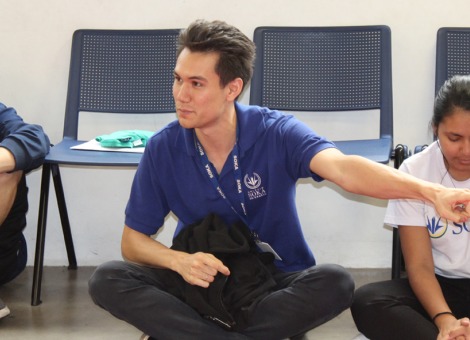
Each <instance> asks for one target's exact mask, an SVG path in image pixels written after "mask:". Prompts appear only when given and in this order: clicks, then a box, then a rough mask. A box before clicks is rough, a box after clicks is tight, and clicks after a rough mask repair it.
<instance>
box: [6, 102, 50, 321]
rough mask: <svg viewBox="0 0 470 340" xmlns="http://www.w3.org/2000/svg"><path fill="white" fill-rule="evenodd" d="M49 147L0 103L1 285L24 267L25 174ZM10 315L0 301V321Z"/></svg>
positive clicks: (39, 129) (39, 133)
mask: <svg viewBox="0 0 470 340" xmlns="http://www.w3.org/2000/svg"><path fill="white" fill-rule="evenodd" d="M49 145H50V143H49V138H48V137H47V135H46V134H45V133H44V131H43V129H42V127H40V126H39V125H34V124H28V123H25V122H24V121H23V119H22V118H21V117H20V116H18V114H17V113H16V110H15V109H13V108H8V107H6V106H5V105H4V104H2V103H0V188H1V195H0V285H3V284H5V283H7V282H9V281H11V280H13V279H14V278H15V277H16V276H18V275H19V274H20V273H21V272H22V271H23V269H24V268H25V266H26V260H27V248H26V240H25V238H24V235H23V230H24V228H25V227H26V212H27V211H28V187H27V186H26V174H27V173H28V172H29V171H31V170H33V169H35V168H37V167H39V166H41V164H42V162H43V161H44V158H45V156H46V154H47V153H48V152H49ZM9 313H10V310H9V309H8V307H7V306H6V305H5V304H4V303H3V301H2V300H0V318H3V317H5V316H7V315H8V314H9Z"/></svg>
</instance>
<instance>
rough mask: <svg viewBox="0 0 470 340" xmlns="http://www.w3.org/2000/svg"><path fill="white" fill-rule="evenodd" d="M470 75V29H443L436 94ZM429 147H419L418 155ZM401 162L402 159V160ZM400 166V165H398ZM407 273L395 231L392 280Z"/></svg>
mask: <svg viewBox="0 0 470 340" xmlns="http://www.w3.org/2000/svg"><path fill="white" fill-rule="evenodd" d="M466 74H470V27H442V28H440V29H439V30H438V31H437V39H436V76H435V85H434V93H435V94H437V92H438V91H439V89H440V88H441V86H442V85H443V84H444V82H445V81H446V80H447V79H449V78H451V77H452V76H455V75H466ZM426 146H427V145H417V146H416V147H415V149H414V153H418V152H420V151H422V150H423V149H424V148H426ZM400 160H401V159H400ZM398 165H399V164H398ZM404 271H405V268H404V263H403V259H402V253H401V246H400V238H399V236H398V232H397V230H396V229H394V230H393V254H392V278H399V277H400V276H401V275H402V274H403V272H404Z"/></svg>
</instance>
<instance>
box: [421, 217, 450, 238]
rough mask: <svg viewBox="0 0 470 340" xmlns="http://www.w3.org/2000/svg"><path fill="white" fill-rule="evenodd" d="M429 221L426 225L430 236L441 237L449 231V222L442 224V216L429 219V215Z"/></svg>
mask: <svg viewBox="0 0 470 340" xmlns="http://www.w3.org/2000/svg"><path fill="white" fill-rule="evenodd" d="M426 219H427V223H426V226H427V227H428V232H429V236H430V237H431V238H440V237H442V236H443V235H444V234H445V233H446V231H447V223H445V224H444V225H443V224H441V218H440V217H439V218H436V217H432V218H431V220H429V217H427V218H426Z"/></svg>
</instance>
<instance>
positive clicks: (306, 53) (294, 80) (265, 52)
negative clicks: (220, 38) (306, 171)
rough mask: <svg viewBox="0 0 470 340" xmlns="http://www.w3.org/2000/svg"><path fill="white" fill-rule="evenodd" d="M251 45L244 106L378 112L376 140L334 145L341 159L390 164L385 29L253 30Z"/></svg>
mask: <svg viewBox="0 0 470 340" xmlns="http://www.w3.org/2000/svg"><path fill="white" fill-rule="evenodd" d="M254 42H255V44H256V53H257V57H256V61H255V70H254V75H253V79H252V82H251V90H250V104H254V105H260V106H266V107H269V108H271V109H279V110H282V111H288V112H302V111H304V112H327V113H328V114H330V113H331V114H335V112H338V111H342V112H344V111H348V112H352V111H355V112H368V111H369V112H370V111H371V110H376V111H377V110H378V111H379V114H380V119H379V120H380V124H379V125H380V126H379V127H378V130H379V131H377V137H378V138H373V139H360V140H340V141H335V143H336V145H337V146H338V148H339V149H340V150H341V151H343V152H344V153H346V154H355V155H361V156H364V157H367V158H369V159H371V160H374V161H377V162H380V163H388V162H389V161H390V159H391V154H392V148H393V107H392V74H391V70H392V65H391V64H392V62H391V32H390V29H389V27H387V26H353V27H258V28H256V29H255V32H254ZM359 133H360V131H359Z"/></svg>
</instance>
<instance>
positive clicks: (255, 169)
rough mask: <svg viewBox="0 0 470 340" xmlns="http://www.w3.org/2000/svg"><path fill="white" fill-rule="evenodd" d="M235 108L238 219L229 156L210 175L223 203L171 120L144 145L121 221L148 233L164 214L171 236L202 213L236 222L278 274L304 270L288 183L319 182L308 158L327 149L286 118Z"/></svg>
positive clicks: (184, 132)
mask: <svg viewBox="0 0 470 340" xmlns="http://www.w3.org/2000/svg"><path fill="white" fill-rule="evenodd" d="M235 108H236V112H237V119H238V127H239V139H238V148H239V167H240V169H241V179H242V181H241V182H242V191H243V195H244V201H245V202H244V203H245V207H246V208H245V209H246V216H245V215H244V213H243V210H242V208H241V204H240V197H239V192H238V188H237V184H236V181H235V176H234V164H233V161H232V160H231V158H230V157H229V160H228V161H227V162H226V163H225V165H224V167H223V169H222V171H221V173H220V175H219V177H218V182H219V185H220V186H221V188H222V190H223V192H224V194H225V196H226V197H227V200H224V199H223V198H222V196H221V195H220V194H219V192H218V191H216V189H215V188H214V186H213V184H212V183H211V181H210V179H209V177H208V174H207V172H206V171H205V170H204V168H203V167H202V166H201V160H200V155H199V153H198V152H196V146H195V140H194V131H193V129H185V128H183V127H181V126H180V125H179V123H178V122H177V121H175V122H172V123H170V124H169V125H168V126H166V127H165V128H163V129H162V130H160V131H159V132H157V133H156V134H155V135H154V136H152V137H151V138H150V139H149V141H148V143H147V146H146V148H145V152H144V155H143V157H142V160H141V162H140V164H139V167H138V169H137V172H136V175H135V178H134V182H133V184H132V189H131V194H130V198H129V202H128V204H127V207H126V219H125V223H126V225H127V226H128V227H130V228H132V229H134V230H137V231H139V232H141V233H144V234H146V235H152V234H155V233H156V232H157V230H158V229H159V228H160V227H161V226H162V225H163V223H164V219H165V217H166V216H167V215H168V213H169V212H170V211H171V212H173V213H174V214H175V216H177V218H178V220H179V221H178V226H177V228H176V231H175V235H176V234H178V233H179V231H180V230H181V228H183V227H184V226H185V225H189V224H191V223H195V222H199V221H200V220H202V219H203V218H204V217H205V216H206V215H208V214H209V213H216V214H218V215H219V216H221V217H222V218H223V219H224V220H225V221H226V222H227V223H228V224H231V223H233V222H235V221H236V220H239V219H240V216H243V218H244V219H245V222H246V224H248V226H249V227H250V229H251V230H253V231H254V232H255V233H256V234H257V235H258V236H259V239H260V240H261V241H263V242H266V243H268V244H269V245H270V246H271V247H272V248H273V249H274V250H275V251H276V253H277V254H278V255H279V256H280V257H281V259H282V260H276V265H277V266H278V267H279V268H280V269H281V270H284V271H295V270H302V269H305V268H308V267H310V266H312V265H314V264H315V259H314V257H313V254H312V252H311V250H310V249H309V247H308V245H307V243H306V241H305V239H304V236H303V233H302V230H301V226H300V221H299V218H298V214H297V209H296V205H295V189H296V187H295V184H296V182H297V180H298V179H299V178H305V177H312V178H313V179H314V180H316V181H321V180H323V179H322V178H321V177H319V176H318V175H316V174H314V173H312V172H311V171H310V168H309V165H310V160H311V159H312V157H313V156H314V155H315V154H316V153H318V152H319V151H321V150H324V149H326V148H332V147H335V145H334V144H333V143H332V142H330V141H328V140H326V139H325V138H323V137H321V136H319V135H317V134H316V133H315V132H313V131H312V130H311V129H310V128H309V127H307V126H306V125H305V124H303V123H302V122H300V121H299V120H297V119H295V118H294V117H293V116H291V115H286V114H283V113H281V112H279V111H273V110H269V109H267V108H262V107H258V106H245V105H241V104H238V103H236V104H235ZM233 208H234V209H235V210H236V211H237V212H238V213H236V212H235V211H234V210H233Z"/></svg>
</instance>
